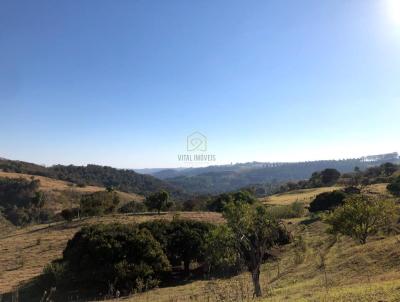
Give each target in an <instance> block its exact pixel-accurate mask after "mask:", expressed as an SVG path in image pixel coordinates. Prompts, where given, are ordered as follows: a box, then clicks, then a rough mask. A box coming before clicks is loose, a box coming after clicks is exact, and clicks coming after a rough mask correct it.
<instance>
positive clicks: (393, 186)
mask: <svg viewBox="0 0 400 302" xmlns="http://www.w3.org/2000/svg"><path fill="white" fill-rule="evenodd" d="M387 189H388V191H389V192H390V193H392V194H393V195H394V196H398V197H399V196H400V176H398V177H396V178H395V179H394V180H393V181H392V182H391V183H390V184H389V185H388V186H387Z"/></svg>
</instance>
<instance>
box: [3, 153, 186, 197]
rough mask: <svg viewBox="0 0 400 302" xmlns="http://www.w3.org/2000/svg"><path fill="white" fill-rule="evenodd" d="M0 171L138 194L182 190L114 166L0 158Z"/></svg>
mask: <svg viewBox="0 0 400 302" xmlns="http://www.w3.org/2000/svg"><path fill="white" fill-rule="evenodd" d="M0 170H2V171H4V172H15V173H25V174H31V175H39V176H45V177H49V178H54V179H59V180H64V181H68V182H72V183H75V184H78V185H91V186H99V187H114V188H115V189H117V190H120V191H123V192H129V193H136V194H140V195H148V194H150V193H154V192H157V191H159V190H162V189H163V190H167V191H169V192H170V193H171V194H172V195H173V196H174V197H179V196H181V195H182V192H181V190H179V189H177V188H176V187H175V186H174V185H172V184H169V183H167V182H164V181H162V180H160V179H157V178H155V177H153V176H150V175H144V174H139V173H136V172H134V171H132V170H122V169H115V168H111V167H105V166H98V165H87V166H73V165H69V166H63V165H56V166H51V167H44V166H41V165H36V164H32V163H28V162H22V161H15V160H7V159H1V160H0Z"/></svg>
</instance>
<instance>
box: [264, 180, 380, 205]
mask: <svg viewBox="0 0 400 302" xmlns="http://www.w3.org/2000/svg"><path fill="white" fill-rule="evenodd" d="M386 186H387V184H375V185H370V186H367V187H365V188H364V189H363V191H368V192H373V193H379V194H383V193H385V192H386ZM340 189H342V187H322V188H313V189H303V190H294V191H290V192H285V193H281V194H275V195H272V196H268V197H264V198H260V200H261V201H262V202H264V203H266V204H271V205H288V204H291V203H293V202H296V201H298V202H303V203H305V204H309V203H310V202H311V201H312V200H313V199H314V198H315V197H316V196H317V195H318V194H321V193H324V192H331V191H334V190H340Z"/></svg>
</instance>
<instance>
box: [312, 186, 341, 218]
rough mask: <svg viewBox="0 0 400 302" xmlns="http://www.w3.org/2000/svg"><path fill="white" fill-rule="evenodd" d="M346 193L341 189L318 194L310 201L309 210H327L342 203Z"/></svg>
mask: <svg viewBox="0 0 400 302" xmlns="http://www.w3.org/2000/svg"><path fill="white" fill-rule="evenodd" d="M346 197H347V195H346V193H344V192H343V191H339V190H336V191H332V192H324V193H321V194H318V195H317V197H316V198H315V199H314V200H313V201H312V202H311V203H310V208H309V211H310V212H313V213H314V212H319V211H329V210H333V209H334V208H336V207H338V206H340V205H342V204H343V202H344V200H345V198H346Z"/></svg>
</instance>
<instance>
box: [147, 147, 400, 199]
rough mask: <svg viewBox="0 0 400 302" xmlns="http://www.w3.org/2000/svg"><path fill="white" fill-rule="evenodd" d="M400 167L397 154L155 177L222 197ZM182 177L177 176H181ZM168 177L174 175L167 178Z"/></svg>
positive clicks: (216, 168)
mask: <svg viewBox="0 0 400 302" xmlns="http://www.w3.org/2000/svg"><path fill="white" fill-rule="evenodd" d="M386 162H390V163H398V162H399V156H398V154H397V153H391V154H382V155H374V156H367V157H362V158H357V159H343V160H322V161H310V162H299V163H248V164H237V165H228V166H213V167H205V168H191V169H186V170H180V171H174V170H170V169H169V170H166V171H160V172H157V173H155V174H154V175H155V176H156V177H160V176H161V177H160V178H163V179H164V180H166V181H167V182H169V183H171V184H173V185H175V186H178V187H181V188H184V189H185V190H186V191H187V192H193V193H221V192H227V191H233V190H237V189H240V188H243V187H247V186H250V185H255V184H258V185H263V186H264V187H265V188H266V190H268V188H269V187H271V185H272V186H273V187H276V185H278V184H280V183H283V182H288V181H298V180H303V179H308V178H309V177H311V175H312V173H314V172H315V171H322V170H324V169H327V168H332V169H336V170H338V171H339V172H341V173H348V172H352V171H354V169H355V168H356V167H357V168H358V169H359V170H366V169H368V168H370V167H374V166H379V165H381V164H383V163H386ZM177 174H178V176H175V175H177ZM166 175H170V176H172V175H174V176H173V177H171V178H168V177H167V178H165V176H166Z"/></svg>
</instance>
